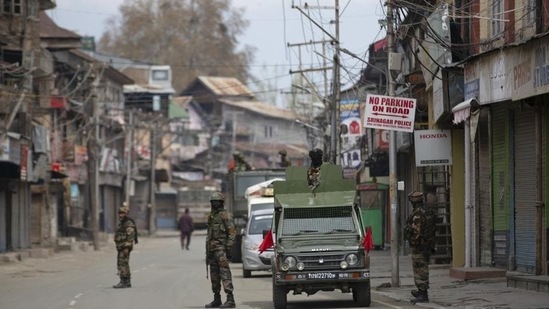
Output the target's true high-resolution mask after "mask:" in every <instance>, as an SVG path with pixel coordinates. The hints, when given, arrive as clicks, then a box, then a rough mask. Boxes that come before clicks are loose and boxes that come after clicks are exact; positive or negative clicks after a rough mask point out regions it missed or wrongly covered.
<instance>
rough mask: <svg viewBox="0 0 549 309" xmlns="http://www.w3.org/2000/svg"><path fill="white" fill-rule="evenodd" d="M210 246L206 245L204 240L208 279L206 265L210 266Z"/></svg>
mask: <svg viewBox="0 0 549 309" xmlns="http://www.w3.org/2000/svg"><path fill="white" fill-rule="evenodd" d="M209 256H210V248H209V246H208V242H206V279H208V267H209V266H210V260H209Z"/></svg>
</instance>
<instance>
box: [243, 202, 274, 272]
mask: <svg viewBox="0 0 549 309" xmlns="http://www.w3.org/2000/svg"><path fill="white" fill-rule="evenodd" d="M273 213H274V207H272V208H270V209H259V210H254V211H252V213H251V215H250V218H249V219H248V224H247V225H246V229H245V230H244V232H243V233H242V276H243V277H244V278H250V277H251V276H252V271H260V270H263V271H270V270H271V257H272V255H273V249H272V248H271V249H268V250H266V251H265V252H262V253H260V252H259V245H260V244H261V242H262V241H263V237H264V234H265V231H267V230H270V229H271V224H272V222H273Z"/></svg>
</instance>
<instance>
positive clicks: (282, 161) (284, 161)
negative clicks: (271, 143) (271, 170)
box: [278, 149, 292, 167]
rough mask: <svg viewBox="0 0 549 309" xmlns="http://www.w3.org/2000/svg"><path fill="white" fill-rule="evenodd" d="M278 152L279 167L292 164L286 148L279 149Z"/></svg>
mask: <svg viewBox="0 0 549 309" xmlns="http://www.w3.org/2000/svg"><path fill="white" fill-rule="evenodd" d="M278 154H279V155H280V167H288V166H291V165H292V162H290V160H288V153H287V152H286V149H281V150H280V151H279V152H278Z"/></svg>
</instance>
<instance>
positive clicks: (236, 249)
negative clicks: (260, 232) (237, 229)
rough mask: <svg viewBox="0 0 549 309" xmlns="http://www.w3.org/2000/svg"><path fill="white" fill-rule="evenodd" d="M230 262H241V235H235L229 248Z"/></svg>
mask: <svg viewBox="0 0 549 309" xmlns="http://www.w3.org/2000/svg"><path fill="white" fill-rule="evenodd" d="M231 262H233V263H240V262H242V235H237V236H236V239H235V241H234V244H233V247H232V248H231Z"/></svg>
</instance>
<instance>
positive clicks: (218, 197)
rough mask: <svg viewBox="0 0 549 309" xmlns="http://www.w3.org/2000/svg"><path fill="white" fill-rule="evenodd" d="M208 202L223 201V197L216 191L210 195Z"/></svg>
mask: <svg viewBox="0 0 549 309" xmlns="http://www.w3.org/2000/svg"><path fill="white" fill-rule="evenodd" d="M210 201H225V197H224V196H223V193H221V192H219V191H217V192H214V193H212V195H210Z"/></svg>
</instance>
